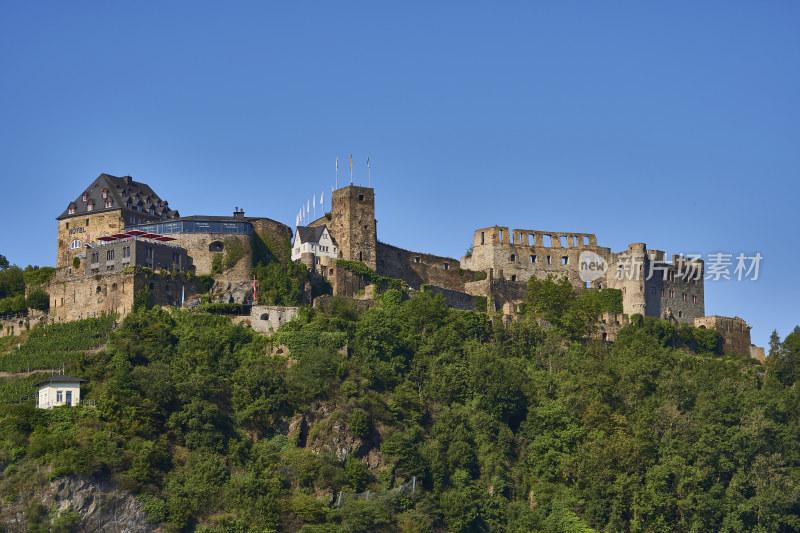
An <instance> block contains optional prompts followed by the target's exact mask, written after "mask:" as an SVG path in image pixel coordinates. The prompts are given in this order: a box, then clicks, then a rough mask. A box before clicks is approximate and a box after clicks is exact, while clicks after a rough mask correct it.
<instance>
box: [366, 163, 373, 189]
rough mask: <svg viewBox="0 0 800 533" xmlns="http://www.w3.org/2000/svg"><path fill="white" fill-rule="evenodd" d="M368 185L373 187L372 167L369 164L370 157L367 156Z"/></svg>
mask: <svg viewBox="0 0 800 533" xmlns="http://www.w3.org/2000/svg"><path fill="white" fill-rule="evenodd" d="M367 185H368V186H369V187H370V188H371V187H372V167H371V166H370V164H369V156H367Z"/></svg>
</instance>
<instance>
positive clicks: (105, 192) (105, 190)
mask: <svg viewBox="0 0 800 533" xmlns="http://www.w3.org/2000/svg"><path fill="white" fill-rule="evenodd" d="M106 198H108V189H106V188H103V199H104V200H105V199H106Z"/></svg>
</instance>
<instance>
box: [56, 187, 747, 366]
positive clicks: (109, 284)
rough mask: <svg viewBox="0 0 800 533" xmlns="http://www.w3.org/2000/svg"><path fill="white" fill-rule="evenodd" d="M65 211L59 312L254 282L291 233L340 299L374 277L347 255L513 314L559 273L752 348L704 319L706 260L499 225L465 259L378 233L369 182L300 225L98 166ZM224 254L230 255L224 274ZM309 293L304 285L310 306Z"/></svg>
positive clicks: (68, 315)
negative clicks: (531, 288)
mask: <svg viewBox="0 0 800 533" xmlns="http://www.w3.org/2000/svg"><path fill="white" fill-rule="evenodd" d="M57 220H58V239H57V240H58V248H57V266H58V267H59V271H58V274H57V275H56V276H55V277H54V279H53V280H52V281H51V283H50V284H49V286H48V292H49V294H50V299H51V316H52V317H53V318H54V319H55V320H77V319H80V318H86V317H90V316H97V315H99V314H101V313H111V312H116V313H120V314H121V315H123V316H124V315H125V314H127V313H128V312H130V310H131V308H132V307H133V298H134V295H135V294H136V293H137V292H139V291H140V290H142V289H148V290H149V291H150V292H151V293H152V296H153V299H154V303H156V304H160V305H178V306H179V305H182V303H183V301H184V299H185V297H186V296H187V292H188V294H193V293H194V292H195V286H194V284H193V282H192V277H193V276H196V275H203V274H215V275H216V279H217V280H218V281H219V280H222V281H225V282H228V284H230V283H237V282H238V283H240V284H242V283H244V282H246V281H247V280H251V277H250V268H251V266H252V264H253V259H254V258H253V254H254V249H255V248H257V247H258V246H259V241H260V244H261V245H262V248H263V244H264V243H265V242H267V243H270V244H271V246H270V248H271V249H272V250H282V249H283V246H282V244H283V243H286V242H289V241H291V252H290V257H283V256H281V257H279V259H281V260H284V261H286V260H289V259H291V260H292V261H295V262H297V263H302V264H304V265H305V266H306V267H307V268H308V270H309V271H310V272H311V278H312V280H313V279H314V278H315V277H316V279H325V280H327V281H328V282H330V284H331V286H332V288H333V293H334V295H338V296H345V297H359V298H363V297H364V296H363V295H364V292H365V290H366V289H367V284H368V280H365V279H364V276H362V275H359V274H357V273H353V272H352V271H351V270H350V269H347V268H343V265H342V264H341V263H339V262H338V260H340V259H344V260H347V261H357V262H360V263H363V265H365V266H367V267H369V268H370V269H371V270H372V271H374V272H375V273H376V274H377V275H378V276H382V277H385V278H392V279H398V280H402V282H404V284H405V285H406V287H407V288H408V289H409V290H412V291H414V290H422V289H425V290H432V291H435V292H438V293H440V294H442V295H443V296H444V298H445V301H446V302H447V304H448V305H449V306H451V307H454V308H458V309H469V310H471V309H475V306H476V298H478V297H481V300H482V301H486V302H487V306H488V307H487V309H486V310H487V311H489V312H493V313H494V312H500V313H502V314H503V315H504V316H506V317H513V316H514V315H516V314H517V312H518V310H519V308H520V304H522V303H523V302H524V301H525V298H526V289H527V283H528V280H530V279H531V278H533V277H536V278H540V279H545V278H547V277H550V276H552V277H555V278H559V279H561V278H563V279H566V280H568V281H569V282H570V283H571V284H572V285H573V286H574V287H575V288H577V289H580V290H583V289H594V290H604V289H618V290H620V291H621V293H622V302H623V312H624V314H625V315H633V314H641V315H643V316H651V317H656V318H660V319H666V320H670V321H673V322H676V323H684V324H690V325H691V324H697V325H700V326H702V327H711V328H714V329H717V330H719V331H721V332H722V333H723V335H726V345H725V346H726V349H727V350H729V351H730V350H735V351H738V352H742V353H745V352H749V351H750V350H749V326H747V325H746V324H745V323H744V321H742V320H741V319H727V318H726V317H705V301H704V287H703V280H704V265H703V262H702V261H701V260H690V259H686V258H684V257H682V256H676V255H673V256H672V257H671V261H669V262H668V261H667V258H666V255H665V253H664V252H663V251H660V250H652V249H648V247H647V246H646V245H645V244H644V243H633V244H630V245H629V246H628V247H627V249H625V250H622V251H619V252H612V251H611V249H610V248H607V247H603V246H599V245H598V241H597V237H596V236H595V235H594V234H591V233H574V232H557V231H541V230H526V229H513V230H512V229H510V228H508V227H503V226H492V227H489V228H482V229H478V230H476V231H475V232H474V234H473V237H472V246H471V248H470V250H469V252H468V253H467V254H466V255H465V256H464V257H462V258H460V259H455V258H451V257H443V256H437V255H432V254H427V253H420V252H414V251H410V250H405V249H403V248H399V247H396V246H392V245H390V244H386V243H383V242H380V241H379V240H378V232H377V224H376V218H375V191H374V189H372V188H370V187H360V186H355V185H348V186H345V187H341V188H339V189H337V190H334V191H333V194H332V200H331V211H330V213H328V214H326V215H325V216H322V217H320V218H318V219H317V220H314V221H313V222H310V223H309V224H308V225H307V226H297V227H296V228H295V231H294V232H292V230H291V228H289V227H288V226H286V225H285V224H282V223H280V222H277V221H275V220H272V219H269V218H265V217H245V214H244V212H243V211H240V210H239V209H238V208H237V209H236V210H235V211H234V213H233V215H232V216H218V215H208V216H206V215H193V216H187V217H181V216H180V215H179V213H178V211H176V210H174V209H172V208H171V207H169V204H168V203H167V201H166V200H162V199H161V198H159V197H158V195H156V194H155V192H154V191H153V190H152V189H151V188H150V187H149V186H147V185H145V184H144V183H140V182H137V181H134V180H133V179H132V178H131V177H130V176H125V177H122V178H119V177H115V176H110V175H108V174H101V175H100V176H99V177H98V178H97V179H96V180H94V181H93V182H92V183H91V184H90V185H89V187H87V188H86V189H85V190H84V191H83V192H82V193H81V194H80V195H79V196H78V198H77V199H76V200H74V201H72V202H69V204H68V205H67V208H66V210H65V211H64V212H63V213H62V214H61V215H60V216H59V217H58V218H57ZM234 255H235V258H234V257H232V256H234ZM223 258H226V260H227V259H230V262H231V264H227V263H226V264H225V268H224V269H222V271H221V270H220V268H219V266H220V265H219V263H220V262H221V260H222V259H223ZM234 259H235V260H234ZM215 262H216V263H215ZM215 264H216V266H215ZM129 267H141V268H139V269H137V268H129ZM156 271H158V272H160V273H161V275H160V276H155V275H153V273H154V272H156ZM164 273H169V275H168V276H165V275H164ZM187 274H188V275H187ZM238 294H239V296H237V298H243V300H242V301H238V300H237V303H244V304H248V305H249V304H250V303H252V295H250V296H249V298H250V300H247V297H248V296H247V295H246V291H240V292H239V293H238ZM310 295H311V291H310V290H307V291H306V298H307V299H308V300H309V301H308V302H307V303H311V302H310ZM232 297H233V296H232ZM737 321H740V322H741V324H740V323H739V322H737ZM609 323H610V322H609ZM614 323H619V320H618V319H615V320H614ZM612 329H613V328H612ZM604 339H605V335H604ZM745 346H747V347H748V349H747V350H745Z"/></svg>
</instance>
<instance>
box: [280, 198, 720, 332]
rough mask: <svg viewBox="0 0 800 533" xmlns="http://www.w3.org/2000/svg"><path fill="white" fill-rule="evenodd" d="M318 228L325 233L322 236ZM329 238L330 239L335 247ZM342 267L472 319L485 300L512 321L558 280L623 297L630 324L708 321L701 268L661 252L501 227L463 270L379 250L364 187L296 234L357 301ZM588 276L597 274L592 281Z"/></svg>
mask: <svg viewBox="0 0 800 533" xmlns="http://www.w3.org/2000/svg"><path fill="white" fill-rule="evenodd" d="M312 228H317V229H320V228H325V229H326V230H327V231H326V232H325V233H320V232H319V231H318V232H316V233H315V232H312V231H311V229H312ZM317 233H318V234H319V237H317V236H316V234H317ZM323 238H327V239H331V241H330V247H328V248H326V247H325V241H324V240H322V239H323ZM315 239H316V240H315ZM334 247H335V248H334ZM334 249H336V250H338V252H337V253H335V254H334V253H333V250H334ZM337 258H339V259H347V260H351V261H360V262H362V263H364V264H365V265H367V266H369V267H370V268H372V269H373V270H375V271H376V273H377V274H378V275H380V276H384V277H388V278H396V279H401V280H403V281H404V282H406V284H407V286H408V287H409V288H410V289H415V290H419V289H420V288H421V287H422V285H426V286H427V287H428V288H430V289H431V290H435V291H438V292H441V293H442V294H444V296H445V298H446V300H447V301H448V304H449V305H451V306H452V307H457V308H463V309H473V308H474V298H475V297H476V296H485V297H488V298H490V302H491V305H492V309H490V310H491V311H503V312H505V313H507V314H513V313H514V312H515V310H516V309H517V308H518V307H519V304H521V303H522V302H524V300H525V294H526V288H527V282H528V280H529V279H530V278H531V277H537V278H541V279H545V278H547V277H548V276H553V277H556V278H566V279H567V280H569V282H570V283H572V284H573V285H574V286H575V287H576V288H594V289H598V290H602V289H604V288H613V289H619V290H620V291H622V300H623V311H624V312H625V313H626V314H635V313H639V314H642V315H644V316H653V317H657V318H664V319H670V320H676V321H678V322H682V323H686V324H691V323H692V322H693V320H694V319H695V318H697V317H702V316H704V314H705V307H704V299H703V263H702V261H688V260H685V259H684V258H682V257H680V256H673V257H672V262H671V263H670V262H667V261H666V259H665V254H664V252H662V251H660V250H648V249H647V246H646V245H645V244H642V243H636V244H631V245H630V246H629V247H628V248H627V249H626V250H624V251H622V252H619V253H614V252H612V251H611V250H610V249H609V248H605V247H602V246H598V244H597V237H596V236H595V235H593V234H590V233H563V232H552V231H535V230H521V229H515V230H513V231H510V230H509V228H507V227H502V226H493V227H490V228H483V229H479V230H476V231H475V233H474V235H473V239H472V248H471V253H469V254H468V255H467V256H465V257H462V258H461V259H460V260H458V259H454V258H450V257H442V256H435V255H431V254H425V253H419V252H413V251H409V250H404V249H402V248H398V247H395V246H392V245H389V244H385V243H382V242H380V241H379V240H378V235H377V229H376V224H375V194H374V190H373V189H371V188H367V187H356V186H353V185H350V186H347V187H343V188H341V189H338V190H337V191H334V194H333V200H332V202H331V212H330V216H329V217H328V216H324V217H321V218H319V219H317V220H315V221H313V222H311V223H310V224H309V226H308V227H302V226H301V227H298V228H297V231H296V233H295V240H294V246H293V252H292V259H293V260H296V261H299V262H302V263H304V264H306V265H307V266H308V267H309V269H312V270H314V271H315V272H317V273H318V274H319V275H322V276H324V277H326V278H328V279H330V280H331V281H332V283H333V286H334V293H335V294H339V295H342V296H353V295H354V293H355V292H357V291H360V290H362V289H363V288H364V287H363V285H362V284H359V282H358V281H357V280H354V279H352V276H350V275H349V274H348V273H347V272H346V271H342V269H337V268H336V259H337ZM590 266H591V267H593V268H594V269H595V270H594V271H592V272H591V273H588V274H587V272H588V269H589V267H590ZM597 269H601V270H602V272H601V270H597ZM590 278H591V279H590Z"/></svg>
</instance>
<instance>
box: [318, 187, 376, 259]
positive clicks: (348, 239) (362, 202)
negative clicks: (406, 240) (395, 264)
mask: <svg viewBox="0 0 800 533" xmlns="http://www.w3.org/2000/svg"><path fill="white" fill-rule="evenodd" d="M329 226H330V231H331V233H332V234H333V238H334V239H336V243H337V244H338V245H339V258H340V259H348V260H350V261H361V262H362V263H364V264H365V265H367V266H368V267H370V268H371V269H372V270H375V269H376V267H377V264H376V252H375V250H376V248H377V245H378V237H377V229H376V223H375V190H374V189H372V188H370V187H357V186H355V185H348V186H347V187H342V188H341V189H337V190H335V191H333V199H332V201H331V220H330V224H329Z"/></svg>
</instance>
